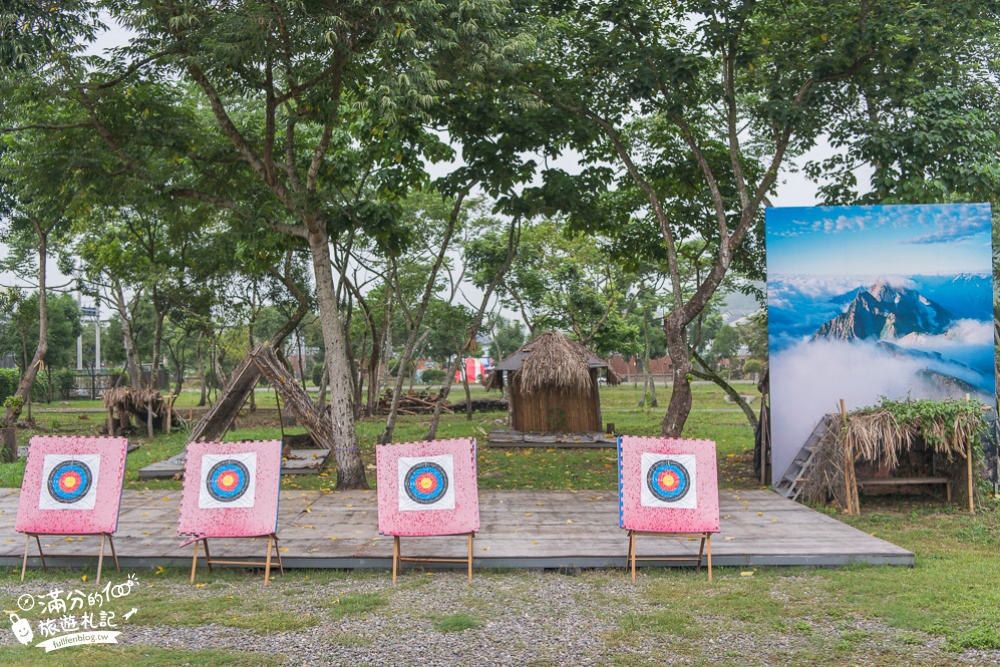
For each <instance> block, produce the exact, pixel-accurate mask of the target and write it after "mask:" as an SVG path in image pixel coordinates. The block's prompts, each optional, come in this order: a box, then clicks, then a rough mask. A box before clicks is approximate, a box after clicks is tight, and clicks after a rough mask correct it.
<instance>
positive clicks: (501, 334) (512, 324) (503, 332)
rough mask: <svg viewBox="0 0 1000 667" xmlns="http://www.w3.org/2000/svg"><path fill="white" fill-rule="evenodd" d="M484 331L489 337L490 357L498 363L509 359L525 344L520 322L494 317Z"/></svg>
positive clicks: (501, 316) (498, 316) (522, 326)
mask: <svg viewBox="0 0 1000 667" xmlns="http://www.w3.org/2000/svg"><path fill="white" fill-rule="evenodd" d="M485 329H486V331H487V333H488V334H489V336H490V356H492V357H493V359H494V360H496V361H498V362H499V361H501V360H502V359H505V358H507V357H509V356H510V355H511V354H512V353H513V352H515V351H516V350H518V349H519V348H520V347H521V346H522V345H524V343H525V335H524V325H523V324H522V323H521V320H508V319H507V318H505V317H504V316H503V315H494V316H493V317H491V318H490V319H489V321H488V322H487V324H486V327H485Z"/></svg>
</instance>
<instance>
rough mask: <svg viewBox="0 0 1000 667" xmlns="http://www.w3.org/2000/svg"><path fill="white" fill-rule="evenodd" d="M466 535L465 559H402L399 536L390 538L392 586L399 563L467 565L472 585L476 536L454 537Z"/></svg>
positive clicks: (470, 534)
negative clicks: (467, 545)
mask: <svg viewBox="0 0 1000 667" xmlns="http://www.w3.org/2000/svg"><path fill="white" fill-rule="evenodd" d="M458 535H468V537H469V555H468V557H467V558H415V557H412V556H408V557H404V556H403V554H402V551H401V549H400V546H399V535H393V536H392V585H393V586H395V585H396V574H397V573H398V572H399V570H400V564H401V563H468V568H469V583H470V584H471V583H472V540H473V538H474V537H475V536H476V534H475V533H474V532H472V533H458V534H457V535H455V536H456V537H457V536H458ZM428 537H452V536H451V535H429V536H428Z"/></svg>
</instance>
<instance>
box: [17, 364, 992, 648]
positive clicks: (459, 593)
mask: <svg viewBox="0 0 1000 667" xmlns="http://www.w3.org/2000/svg"><path fill="white" fill-rule="evenodd" d="M740 389H741V391H743V392H744V393H746V394H748V395H755V394H756V391H755V390H754V388H753V386H752V385H749V384H746V385H740ZM476 390H477V391H479V388H476ZM640 393H641V391H640V390H637V389H635V388H633V387H632V386H623V387H615V388H603V389H602V391H601V397H602V409H603V414H604V420H605V421H613V422H615V424H616V430H617V431H619V432H622V433H633V434H638V435H653V434H656V433H657V432H658V430H659V421H660V419H661V418H662V414H663V411H664V409H665V405H666V401H667V392H666V391H663V392H662V395H661V396H660V405H661V407H660V408H657V409H644V408H640V407H637V403H638V397H639V394H640ZM262 402H263V401H262ZM63 407H64V408H65V406H63ZM505 416H506V415H505V414H502V413H489V414H476V415H474V419H473V420H472V421H466V419H465V417H464V415H447V416H445V417H444V418H443V420H442V424H441V427H440V429H439V437H442V438H446V437H459V436H477V437H479V438H480V439H481V442H482V440H483V438H484V436H485V434H486V433H487V432H488V431H489V430H490V429H492V428H497V427H502V426H501V425H502V423H503V419H504V417H505ZM81 417H88V418H81ZM36 419H37V427H38V428H37V430H36V431H34V432H46V433H49V432H61V433H70V432H83V433H94V432H96V429H97V427H98V426H99V421H100V415H86V414H85V415H76V414H67V413H45V412H36ZM427 421H428V418H426V417H420V416H416V417H403V418H402V419H401V421H400V424H399V426H398V427H397V439H398V440H399V441H405V440H413V439H419V438H420V437H422V435H423V433H424V431H425V430H426V424H427ZM382 425H383V422H382V420H381V419H376V420H371V421H364V422H362V423H359V425H358V432H359V435H360V440H361V444H362V451H363V455H364V457H365V461H366V463H368V464H371V463H373V460H374V456H373V449H374V442H375V438H376V436H377V434H378V433H379V432H380V431H381V428H382ZM299 430H300V429H299ZM19 435H20V437H21V438H23V439H24V440H27V438H28V437H30V435H32V432H28V431H25V432H22V433H21V434H19ZM685 435H688V436H690V437H699V438H708V439H712V440H714V441H715V442H716V443H717V444H718V452H719V466H720V478H721V480H722V484H723V486H727V487H733V488H756V486H757V484H756V483H755V481H754V479H753V474H752V470H751V466H750V460H749V454H750V450H751V448H752V443H753V440H752V432H751V429H750V427H749V425H748V423H747V422H746V419H745V417H744V416H743V415H742V413H741V412H739V411H738V410H735V408H734V407H733V406H732V405H731V404H729V403H727V402H725V401H724V400H723V396H722V393H721V392H720V391H718V390H717V389H716V388H714V387H713V386H710V385H697V386H696V387H695V410H694V412H692V414H691V417H690V419H689V421H688V425H687V429H686V433H685ZM278 436H280V429H279V428H278V427H277V415H276V414H273V415H272V413H271V412H270V411H268V410H267V409H266V408H262V409H261V410H260V411H259V412H258V413H256V414H254V415H249V414H247V415H246V416H244V417H241V418H240V419H239V420H238V421H237V428H236V429H235V430H234V431H231V432H230V433H229V434H227V438H230V439H248V438H266V437H278ZM134 440H135V441H137V442H140V443H142V445H143V446H142V448H140V449H139V450H138V451H136V452H134V453H132V454H130V455H129V461H128V472H127V481H126V487H127V488H179V483H178V482H176V481H173V480H164V481H156V482H143V483H140V482H139V481H138V479H137V470H138V468H140V467H142V466H144V465H146V464H147V463H148V462H151V461H155V460H159V459H162V458H165V457H166V456H168V455H170V454H173V453H175V452H177V451H180V449H181V448H182V447H183V445H184V441H185V438H184V434H183V433H180V432H178V433H174V434H172V435H171V436H169V437H166V436H157V437H156V438H155V439H154V440H153V441H152V442H147V441H146V440H145V439H144V438H142V437H137V438H134ZM479 473H480V480H479V483H480V485H481V486H482V487H484V488H497V489H603V490H610V489H614V488H616V486H617V471H616V462H615V453H614V452H613V451H612V450H583V449H567V450H562V449H560V450H554V449H543V448H535V449H491V448H488V447H485V446H481V447H480V451H479ZM22 474H23V463H21V464H6V465H0V486H3V487H16V486H19V484H20V478H21V475H22ZM333 479H334V477H333V476H332V471H327V472H325V473H323V474H322V475H316V476H309V477H293V478H286V479H285V480H284V481H283V485H284V486H285V488H309V489H329V488H330V487H331V486H332V485H333ZM369 480H370V481H371V482H374V474H373V470H372V469H369ZM988 502H990V503H996V500H995V499H990V500H989V501H988ZM862 509H863V512H864V513H863V514H862V515H861V516H859V517H838V518H841V519H842V520H844V521H846V522H848V523H850V524H851V525H853V526H855V527H857V528H859V529H861V530H863V531H865V532H868V533H872V534H874V535H876V536H878V537H881V538H883V539H886V540H889V541H890V542H893V543H895V544H898V545H900V546H902V547H904V548H906V549H909V550H911V551H913V552H914V553H915V554H916V565H915V567H913V568H900V567H846V568H838V569H811V568H759V569H756V570H753V569H746V570H744V569H740V568H717V569H716V580H715V582H714V583H713V584H712V585H709V584H708V583H707V582H706V581H705V579H704V577H703V575H702V576H698V575H696V574H695V573H694V572H691V571H688V570H686V569H685V570H680V569H651V570H645V571H643V574H642V576H641V577H640V580H639V582H638V583H637V584H636V585H634V586H632V585H631V584H626V583H624V582H625V580H626V577H625V575H624V574H623V573H622V572H620V571H613V570H607V571H594V572H584V573H582V574H581V575H579V576H576V577H565V576H563V575H559V574H554V573H539V572H520V571H519V572H477V574H476V581H475V582H474V583H473V584H472V586H471V587H468V586H467V585H466V584H464V583H463V577H464V575H462V574H461V573H443V574H436V575H433V576H430V573H428V574H426V575H425V574H421V572H420V571H419V570H408V571H407V573H405V574H404V575H403V576H402V577H401V585H400V586H398V587H395V588H394V587H392V586H391V585H389V584H388V579H389V577H388V574H387V573H385V572H350V573H345V572H337V571H290V572H289V573H287V574H286V575H285V576H284V577H279V578H277V579H274V580H272V581H273V584H272V586H271V587H269V588H268V589H266V590H265V589H263V588H262V587H261V586H260V576H259V573H254V574H246V573H243V572H240V571H233V570H227V571H221V572H219V571H217V572H216V573H215V574H213V575H210V576H206V578H205V579H201V580H200V582H201V583H199V584H198V586H196V587H191V586H190V585H189V584H187V582H186V578H187V576H188V571H187V570H186V569H182V568H166V569H163V568H160V569H158V570H156V571H146V572H139V573H137V574H138V577H139V579H140V581H141V582H142V583H143V586H142V587H141V588H140V589H138V590H137V591H136V592H135V593H134V597H132V598H130V600H129V603H130V604H133V605H134V606H136V607H138V608H139V609H141V612H140V613H139V614H137V615H136V616H135V617H134V619H133V621H134V624H135V625H134V628H135V630H134V633H133V635H134V637H135V638H134V639H133V640H132V641H131V642H129V643H126V644H125V645H122V646H118V647H103V646H98V647H74V648H72V649H68V650H64V651H59V652H56V653H54V654H51V655H47V654H43V653H41V652H40V651H38V650H37V649H30V650H29V649H26V648H22V647H20V646H18V645H16V644H14V643H13V639H12V638H11V637H10V635H5V636H3V637H0V656H2V658H0V662H2V664H4V665H53V664H60V663H62V662H64V661H65V660H66V659H67V658H68V659H71V660H73V661H75V662H76V663H77V664H79V665H81V666H88V665H180V664H188V665H279V664H288V663H286V661H288V662H289V663H291V664H300V663H299V662H296V660H299V659H301V658H296V652H295V649H294V643H293V642H290V639H289V638H291V637H295V636H300V635H305V634H308V633H315V634H321V635H322V636H323V637H325V638H326V639H325V640H324V641H326V642H327V645H328V650H329V651H330V653H329V655H337V656H341V658H338V659H336V660H334V659H333V658H331V662H329V663H327V664H366V663H365V662H364V660H363V659H361V658H358V657H357V656H358V655H360V653H357V652H363V651H365V650H375V649H378V648H379V647H380V646H382V644H383V643H384V642H387V641H389V638H390V637H392V636H394V635H397V634H399V633H404V634H405V633H406V632H408V631H410V630H412V629H417V631H418V635H419V637H420V641H421V642H427V643H428V644H427V645H428V646H437V645H438V644H435V642H443V643H447V642H449V641H452V640H451V639H449V638H462V641H464V642H466V643H469V644H471V645H473V646H476V645H481V646H482V647H483V649H482V650H483V651H484V653H483V656H484V660H483V664H490V663H489V661H488V659H487V658H486V656H489V655H491V653H490V652H491V651H494V650H499V649H497V648H496V647H495V646H494V643H495V642H496V641H497V640H496V639H495V637H494V634H493V633H498V632H501V631H502V629H503V627H504V626H502V623H504V622H506V621H505V620H504V619H510V618H515V619H520V620H521V621H523V623H525V624H528V625H530V624H532V623H536V622H537V623H538V624H539V626H540V627H542V628H545V630H544V632H548V633H550V639H549V640H547V641H550V642H555V641H557V638H558V637H561V636H563V635H561V634H560V633H571V636H574V637H575V636H576V635H572V633H582V634H583V635H586V636H587V637H588V638H589V639H590V640H592V641H591V644H592V646H591V644H588V646H591V648H588V649H587V650H588V651H592V652H593V653H592V656H593V657H594V663H593V664H609V665H618V666H620V667H639V666H652V665H664V664H684V665H791V664H795V665H816V666H820V665H875V666H885V667H890V666H896V665H927V666H931V665H969V664H975V665H980V664H1000V586H998V585H997V581H998V579H1000V558H998V553H1000V512H998V511H997V508H996V507H995V506H993V505H990V506H987V507H984V508H982V509H981V511H980V512H979V513H978V514H977V515H975V516H969V515H968V514H965V513H963V512H962V511H961V509H960V508H959V507H958V506H957V505H955V506H952V507H946V506H943V505H942V504H941V503H940V502H938V501H936V500H926V501H925V500H922V499H904V498H899V497H883V498H863V500H862ZM821 511H826V512H830V513H831V514H832V513H833V511H832V510H827V509H822V508H821ZM802 538H803V539H808V535H803V536H802ZM82 574H86V573H81V572H80V571H79V570H71V571H55V572H53V571H50V572H42V571H40V570H38V569H34V570H29V578H28V580H27V581H26V582H25V583H24V584H20V583H18V581H17V579H18V576H19V569H14V568H4V569H2V570H0V601H2V604H0V608H2V609H4V610H10V609H12V608H14V605H15V602H14V601H15V600H16V598H17V595H19V594H20V593H22V592H25V591H32V592H38V591H39V590H42V589H45V588H46V587H52V586H54V585H58V586H60V587H63V588H69V587H71V586H72V587H80V586H82V584H80V583H79V582H80V578H81V576H82ZM120 576H121V575H116V574H114V573H112V577H111V579H112V580H115V581H117V580H119V578H120ZM422 592H423V593H426V594H427V595H431V596H433V595H441V596H444V597H447V599H448V600H450V602H449V603H448V604H447V605H444V606H442V607H441V608H438V607H434V608H433V609H428V608H425V607H424V606H423V605H422V604H421V603H420V602H419V600H420V597H419V596H420V595H421V594H422ZM560 595H566V596H569V597H570V599H571V600H573V601H575V604H576V605H577V612H579V613H580V614H583V616H584V617H585V618H584V620H582V621H574V623H581V624H582V625H579V626H574V627H573V628H570V629H567V628H565V627H563V626H562V625H560V623H559V621H558V620H557V619H549V618H548V617H547V616H546V613H547V612H546V610H547V609H549V607H550V606H553V605H556V604H557V603H556V598H557V597H558V596H560ZM575 613H576V612H575ZM549 615H551V614H549ZM498 624H501V625H498ZM156 628H167V629H168V630H170V629H173V630H170V632H180V633H183V632H191V631H195V632H196V633H201V634H202V635H203V636H205V637H216V636H218V637H220V638H222V639H220V640H219V641H220V643H219V644H218V645H213V646H212V648H210V649H206V648H204V647H203V646H202V647H199V648H197V649H190V650H187V649H185V650H182V648H181V647H175V648H169V650H168V646H167V643H165V642H166V640H160V639H155V638H153V639H148V640H145V639H142V640H140V639H138V637H144V636H145V635H144V634H143V633H144V632H145V631H147V630H155V629H156ZM226 633H230V634H226ZM232 633H237V635H239V636H243V635H246V636H249V637H251V638H252V637H257V638H259V642H261V643H262V648H258V649H255V650H253V651H240V650H234V649H233V648H232V646H230V645H229V644H227V643H226V641H228V640H225V638H226V637H230V636H232ZM127 634H128V633H127V632H125V633H123V635H127ZM167 634H169V632H167ZM265 639H266V640H267V641H266V642H265ZM224 640H225V641H224ZM254 641H258V640H254ZM518 641H521V642H522V644H523V646H521V645H519V646H520V648H521V649H524V650H526V651H529V652H531V651H534V653H533V655H535V657H534V658H533V659H532V661H527V662H525V663H524V664H534V665H539V666H540V665H561V664H575V663H574V662H572V661H570V662H563V661H562V660H561V659H560V658H559V657H558V654H552V655H550V654H549V653H547V652H546V651H547V650H548V649H547V648H545V646H544V641H546V640H541V641H542V642H543V643H542V644H539V645H538V646H536V645H535V644H534V643H533V642H532V640H531V639H530V638H527V637H522V638H521V639H520V640H518ZM264 644H266V646H264ZM272 644H273V646H274V648H273V649H272V648H268V647H270V646H272ZM442 645H443V644H442ZM282 647H286V648H282ZM514 648H518V647H517V646H515V647H514ZM512 650H513V649H512ZM429 655H431V656H433V653H431V654H429ZM352 656H353V657H352ZM437 659H439V660H442V661H444V662H442V663H441V664H469V663H468V662H462V661H460V660H458V659H453V660H455V661H453V662H448V658H447V657H442V656H437ZM386 660H387V662H385V663H378V664H412V663H410V662H409V661H408V659H407V658H405V657H400V658H399V661H398V663H394V662H393V661H392V660H391V659H389V658H386ZM434 664H438V663H437V662H434Z"/></svg>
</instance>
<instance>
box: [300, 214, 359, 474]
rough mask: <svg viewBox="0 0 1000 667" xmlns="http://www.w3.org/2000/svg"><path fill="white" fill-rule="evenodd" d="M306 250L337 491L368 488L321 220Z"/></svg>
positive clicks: (312, 225) (322, 221)
mask: <svg viewBox="0 0 1000 667" xmlns="http://www.w3.org/2000/svg"><path fill="white" fill-rule="evenodd" d="M311 222H312V224H311V225H310V227H311V229H312V231H311V232H310V233H309V239H308V240H309V249H310V251H311V253H312V260H313V274H314V277H315V279H316V303H317V305H318V306H319V316H320V321H321V323H322V326H323V345H324V348H325V350H326V360H327V363H328V364H329V368H330V421H331V422H332V423H333V433H334V436H335V438H336V439H335V441H334V448H333V454H334V457H335V458H336V461H337V486H336V488H337V489H367V488H368V480H367V479H365V467H364V464H363V462H362V460H361V451H360V449H359V448H358V437H357V433H356V432H355V429H354V406H353V404H352V400H351V398H352V395H351V367H350V362H349V360H348V359H347V347H346V344H345V341H344V329H343V327H342V326H341V322H340V315H339V313H338V312H337V291H336V288H335V286H334V281H333V270H332V268H331V265H330V244H329V239H328V238H327V235H326V223H325V221H324V220H312V221H311Z"/></svg>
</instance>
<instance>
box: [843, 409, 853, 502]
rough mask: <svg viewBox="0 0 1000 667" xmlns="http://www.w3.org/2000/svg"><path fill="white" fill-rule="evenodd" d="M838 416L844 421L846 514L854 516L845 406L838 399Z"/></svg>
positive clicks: (851, 463)
mask: <svg viewBox="0 0 1000 667" xmlns="http://www.w3.org/2000/svg"><path fill="white" fill-rule="evenodd" d="M840 416H841V418H842V419H843V420H844V491H845V493H846V496H845V499H846V501H847V508H846V509H847V513H848V514H854V507H853V505H854V502H853V500H854V492H853V491H852V490H851V477H852V475H851V472H852V470H853V469H854V461H852V460H851V459H852V456H851V448H850V443H849V442H848V441H847V405H846V404H845V403H844V399H840Z"/></svg>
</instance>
